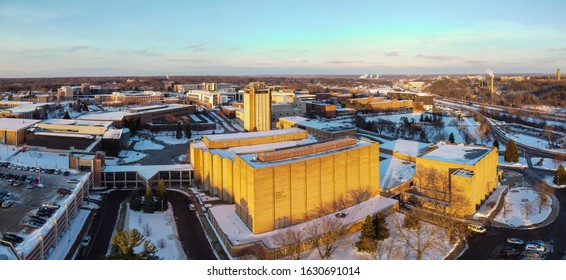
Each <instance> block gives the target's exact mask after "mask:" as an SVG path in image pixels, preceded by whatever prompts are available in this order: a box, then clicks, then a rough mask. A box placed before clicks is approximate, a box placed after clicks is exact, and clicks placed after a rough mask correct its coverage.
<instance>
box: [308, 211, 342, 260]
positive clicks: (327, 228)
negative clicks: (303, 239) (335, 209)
mask: <svg viewBox="0 0 566 280" xmlns="http://www.w3.org/2000/svg"><path fill="white" fill-rule="evenodd" d="M306 232H307V235H308V239H309V240H310V241H311V242H312V244H313V246H314V247H315V248H316V250H317V252H318V254H319V256H320V258H321V259H323V260H326V259H328V258H329V257H330V256H331V255H332V254H333V253H334V251H336V249H338V247H339V243H338V240H340V238H342V237H344V236H345V235H346V229H345V228H344V227H343V226H342V220H339V219H337V218H335V217H333V216H324V217H322V218H318V219H316V220H313V221H311V222H309V223H308V224H307V226H306Z"/></svg>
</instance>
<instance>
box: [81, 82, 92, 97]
mask: <svg viewBox="0 0 566 280" xmlns="http://www.w3.org/2000/svg"><path fill="white" fill-rule="evenodd" d="M81 94H82V95H90V84H88V83H85V84H82V85H81Z"/></svg>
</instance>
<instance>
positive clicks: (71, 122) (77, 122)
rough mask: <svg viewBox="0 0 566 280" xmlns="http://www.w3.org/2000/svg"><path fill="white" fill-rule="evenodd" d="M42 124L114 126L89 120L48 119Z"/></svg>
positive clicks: (108, 122)
mask: <svg viewBox="0 0 566 280" xmlns="http://www.w3.org/2000/svg"><path fill="white" fill-rule="evenodd" d="M41 124H60V125H77V126H102V127H109V126H111V125H112V122H110V121H89V120H67V119H48V120H44V121H42V122H41Z"/></svg>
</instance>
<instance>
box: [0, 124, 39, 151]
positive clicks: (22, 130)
mask: <svg viewBox="0 0 566 280" xmlns="http://www.w3.org/2000/svg"><path fill="white" fill-rule="evenodd" d="M38 122H40V121H39V120H26V119H13V118H0V144H8V145H14V146H18V145H22V144H24V143H25V142H26V129H27V128H28V127H30V126H32V125H34V124H36V123H38Z"/></svg>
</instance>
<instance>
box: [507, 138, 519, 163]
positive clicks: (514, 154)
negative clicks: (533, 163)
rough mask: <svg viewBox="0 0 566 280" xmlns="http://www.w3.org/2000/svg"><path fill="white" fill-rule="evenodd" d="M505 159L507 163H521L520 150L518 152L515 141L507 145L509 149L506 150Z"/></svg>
mask: <svg viewBox="0 0 566 280" xmlns="http://www.w3.org/2000/svg"><path fill="white" fill-rule="evenodd" d="M504 158H505V161H506V162H518V161H519V150H517V145H516V144H515V141H513V140H510V141H509V143H507V148H506V149H505V154H504Z"/></svg>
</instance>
